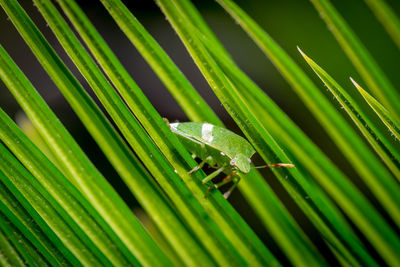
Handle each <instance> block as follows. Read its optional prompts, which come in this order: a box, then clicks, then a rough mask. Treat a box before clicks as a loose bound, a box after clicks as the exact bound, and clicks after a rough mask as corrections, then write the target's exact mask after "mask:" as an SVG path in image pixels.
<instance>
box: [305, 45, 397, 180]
mask: <svg viewBox="0 0 400 267" xmlns="http://www.w3.org/2000/svg"><path fill="white" fill-rule="evenodd" d="M299 51H300V53H301V54H302V56H303V57H304V59H305V60H306V61H307V63H308V64H309V65H310V67H311V68H312V69H313V70H314V72H315V73H316V74H317V75H318V77H319V78H320V79H321V80H322V81H323V82H324V84H325V85H326V86H327V87H328V89H329V90H330V92H331V93H332V94H333V95H334V96H335V98H336V99H337V100H338V101H339V103H340V104H341V105H342V107H343V108H344V109H345V110H346V112H347V114H348V115H349V116H350V118H351V119H352V120H353V122H354V123H355V124H356V125H357V127H358V129H359V130H360V131H361V132H362V134H363V135H364V137H365V138H366V139H367V140H368V142H369V143H370V144H371V146H372V147H373V148H374V150H375V151H376V153H377V154H378V155H379V156H380V157H381V158H382V160H383V161H384V162H385V163H386V165H387V166H388V168H389V169H390V170H391V171H392V173H393V174H394V176H395V177H396V178H397V179H398V180H399V181H400V169H399V168H400V161H399V159H400V155H399V152H398V151H397V150H396V149H395V148H394V147H393V146H392V145H391V144H390V142H389V140H387V139H386V137H385V136H384V135H382V134H381V133H380V132H379V131H378V129H377V128H376V127H375V125H374V124H373V123H372V121H370V120H369V119H368V117H367V116H365V114H364V113H363V112H362V110H361V109H360V107H359V106H358V105H357V103H356V102H355V101H354V100H353V99H352V98H351V97H350V95H349V94H348V93H347V92H346V91H345V90H344V89H343V88H342V87H341V86H340V85H339V84H338V83H337V82H336V81H335V80H334V79H333V78H332V77H331V76H329V75H328V73H326V72H325V71H324V70H323V69H322V68H321V67H319V66H318V65H317V64H316V63H315V62H314V61H313V60H312V59H311V58H309V57H308V56H307V55H306V54H304V53H303V52H302V51H301V50H300V48H299Z"/></svg>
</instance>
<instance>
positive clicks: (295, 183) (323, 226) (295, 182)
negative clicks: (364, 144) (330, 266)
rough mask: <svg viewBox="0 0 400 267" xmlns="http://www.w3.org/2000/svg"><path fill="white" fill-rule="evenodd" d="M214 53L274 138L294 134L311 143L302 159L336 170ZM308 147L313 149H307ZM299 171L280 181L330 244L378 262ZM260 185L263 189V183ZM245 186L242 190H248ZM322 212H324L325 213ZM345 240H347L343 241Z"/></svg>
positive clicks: (264, 97)
mask: <svg viewBox="0 0 400 267" xmlns="http://www.w3.org/2000/svg"><path fill="white" fill-rule="evenodd" d="M205 40H206V39H203V41H205ZM205 45H206V47H211V48H212V47H213V46H212V44H211V43H209V42H206V43H205ZM209 51H210V52H211V51H213V50H212V49H210V50H209ZM214 52H215V51H214ZM213 56H214V58H215V59H217V62H218V64H219V65H220V66H221V67H222V69H223V70H224V72H225V73H227V76H228V77H229V78H231V79H232V81H233V83H234V84H235V85H236V86H237V90H236V92H237V93H238V94H240V95H241V96H242V98H243V99H247V100H248V101H249V104H248V107H249V109H250V110H253V113H254V114H258V119H259V120H260V122H262V123H263V124H264V126H265V127H268V130H270V131H271V134H273V136H274V138H276V139H277V140H279V141H280V139H281V136H282V134H286V133H287V132H290V133H293V135H292V136H293V137H292V138H293V139H292V141H293V143H294V144H299V143H301V144H308V146H307V145H305V146H304V148H303V147H302V146H300V147H299V149H300V150H301V149H303V150H304V151H303V152H302V153H303V155H302V156H301V157H299V158H300V159H301V160H300V161H302V159H303V158H304V159H307V158H308V156H304V155H313V154H315V155H317V156H315V157H314V158H315V160H317V161H321V162H320V163H314V164H313V165H311V166H310V168H312V169H315V168H316V167H315V166H318V165H321V166H325V165H329V164H330V165H331V167H332V168H333V169H334V168H335V167H334V165H332V163H331V162H329V161H328V159H327V158H326V156H325V155H324V154H322V153H321V152H320V151H318V148H316V147H315V145H313V144H312V142H311V141H310V140H309V139H308V138H307V137H306V136H305V135H304V133H302V132H301V130H300V129H299V128H298V127H297V126H296V125H295V124H294V123H293V122H292V121H290V119H289V118H288V117H287V116H286V115H285V114H284V113H283V111H281V110H280V109H279V107H278V106H277V105H276V104H274V103H273V102H272V100H271V99H269V98H268V96H267V95H265V93H264V92H262V90H261V89H260V88H259V87H257V85H256V84H255V83H254V82H252V81H251V80H250V79H249V78H248V77H247V76H246V75H245V74H244V73H243V72H241V71H240V70H239V69H238V68H237V67H236V66H235V65H234V64H232V63H230V62H229V61H226V60H225V58H223V57H222V58H221V57H220V56H221V54H220V53H213ZM271 121H274V122H275V123H274V125H276V127H277V128H278V129H277V130H275V128H274V127H271V125H270V124H271ZM300 140H301V141H300ZM297 142H299V143H297ZM280 145H285V143H284V142H283V143H282V142H280ZM306 147H309V148H312V149H311V150H308V151H306V149H305V148H306ZM322 159H325V160H322ZM306 162H307V161H306ZM303 164H304V163H303ZM299 166H300V165H299ZM296 170H298V172H294V173H293V172H292V175H293V176H291V175H288V176H285V177H284V178H285V179H280V181H281V182H282V184H283V185H284V186H285V188H286V189H287V190H288V192H289V194H290V195H291V196H292V197H293V199H294V201H296V203H297V204H298V205H299V206H300V207H301V208H302V209H303V211H304V212H305V214H307V215H308V216H310V217H311V218H312V222H313V223H314V224H315V226H316V227H317V228H318V229H319V230H320V232H321V234H322V235H323V236H324V238H325V239H326V240H327V242H328V243H329V245H330V246H331V247H333V248H334V249H336V250H337V251H338V252H337V253H339V254H342V255H346V259H347V260H348V261H350V262H354V261H357V260H355V259H354V258H353V257H354V256H353V255H351V254H352V253H354V254H355V255H357V256H358V257H357V258H358V260H359V261H362V262H365V263H366V264H368V265H369V266H372V265H376V264H375V263H374V260H373V259H372V258H371V257H370V255H369V254H368V253H367V252H366V251H365V249H364V248H362V246H361V245H360V241H359V240H358V239H357V237H356V235H355V233H354V232H353V231H352V229H351V227H350V225H349V224H348V223H347V222H346V220H345V218H344V217H343V216H342V215H341V212H340V211H339V210H338V209H337V208H336V206H335V204H333V203H332V201H331V200H330V198H329V197H328V196H327V195H326V194H325V193H324V191H323V190H320V189H319V188H320V187H319V186H318V185H317V184H316V183H315V182H314V181H313V180H311V179H310V178H309V177H308V173H307V172H305V171H304V169H303V168H296ZM332 174H333V173H332V172H330V171H329V172H325V174H324V175H325V179H331V178H330V177H331V176H332ZM319 177H320V178H323V176H322V174H321V173H319ZM278 178H280V176H278ZM293 178H294V179H293ZM250 182H251V183H255V180H254V179H253V177H248V179H246V180H243V181H242V182H241V183H240V184H239V188H240V189H242V187H244V188H245V187H247V185H246V183H250ZM258 187H259V188H260V186H258ZM244 188H243V190H245V189H244ZM246 197H247V198H251V197H252V193H251V194H247V195H246ZM260 199H262V198H258V200H260ZM264 205H266V203H264ZM314 205H316V206H314ZM265 208H268V207H264V209H265ZM321 212H322V213H323V214H324V215H322V214H321ZM324 216H326V218H324ZM326 220H328V221H326ZM339 233H340V234H339ZM342 239H343V240H342ZM344 240H346V241H345V242H344ZM349 251H351V253H349Z"/></svg>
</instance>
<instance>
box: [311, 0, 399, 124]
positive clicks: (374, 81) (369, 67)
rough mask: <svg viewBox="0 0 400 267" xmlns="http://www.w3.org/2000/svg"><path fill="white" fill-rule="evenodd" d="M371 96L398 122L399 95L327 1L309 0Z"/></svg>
mask: <svg viewBox="0 0 400 267" xmlns="http://www.w3.org/2000/svg"><path fill="white" fill-rule="evenodd" d="M311 2H312V3H313V4H314V6H315V8H316V9H317V10H318V12H320V13H321V14H322V16H321V17H322V18H323V19H324V20H325V22H326V24H328V26H329V29H330V30H331V32H332V33H333V34H334V36H335V37H336V39H337V41H338V42H339V44H340V46H341V47H342V49H343V50H344V51H345V52H346V54H347V56H348V57H349V59H350V60H351V62H352V63H353V65H354V66H355V67H356V69H357V70H358V72H359V73H360V75H361V76H362V77H363V79H364V80H365V82H366V84H367V85H368V87H369V88H370V89H371V91H372V92H373V94H374V95H375V96H376V97H377V98H378V99H379V100H380V101H381V102H382V104H383V105H384V106H385V107H386V108H387V109H388V110H390V112H391V113H392V114H393V116H394V117H395V118H396V119H398V120H400V105H399V101H400V94H399V93H398V91H397V90H396V89H395V88H394V87H393V85H392V84H391V83H390V81H389V79H388V78H387V77H386V75H385V74H384V73H383V71H382V70H381V69H380V67H379V66H378V64H377V63H376V62H375V60H374V59H373V58H372V56H371V55H370V53H369V52H368V51H367V49H366V48H365V47H364V45H363V44H362V43H361V41H360V40H359V39H358V37H357V36H356V34H355V33H354V32H353V31H352V30H351V28H350V27H349V26H348V25H347V23H346V21H345V20H344V19H343V18H342V16H341V15H340V14H339V13H338V12H337V11H336V9H335V8H334V6H333V5H332V4H331V3H330V2H329V0H311Z"/></svg>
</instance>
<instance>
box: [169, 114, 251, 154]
mask: <svg viewBox="0 0 400 267" xmlns="http://www.w3.org/2000/svg"><path fill="white" fill-rule="evenodd" d="M170 127H171V130H172V131H173V132H174V133H175V134H178V135H181V136H183V137H186V138H191V139H193V140H196V141H198V142H199V143H202V144H206V145H208V146H210V147H212V148H215V149H216V150H218V151H221V152H223V153H224V154H226V156H228V157H229V158H230V159H233V158H234V157H235V156H236V155H238V154H243V155H245V156H246V157H247V158H251V156H252V155H253V154H254V153H255V150H254V148H253V147H252V146H251V145H250V143H249V142H247V140H246V139H244V138H243V137H241V136H239V135H237V134H235V133H233V132H231V131H229V130H227V129H225V128H222V127H218V126H215V125H212V124H209V123H201V122H183V123H171V124H170Z"/></svg>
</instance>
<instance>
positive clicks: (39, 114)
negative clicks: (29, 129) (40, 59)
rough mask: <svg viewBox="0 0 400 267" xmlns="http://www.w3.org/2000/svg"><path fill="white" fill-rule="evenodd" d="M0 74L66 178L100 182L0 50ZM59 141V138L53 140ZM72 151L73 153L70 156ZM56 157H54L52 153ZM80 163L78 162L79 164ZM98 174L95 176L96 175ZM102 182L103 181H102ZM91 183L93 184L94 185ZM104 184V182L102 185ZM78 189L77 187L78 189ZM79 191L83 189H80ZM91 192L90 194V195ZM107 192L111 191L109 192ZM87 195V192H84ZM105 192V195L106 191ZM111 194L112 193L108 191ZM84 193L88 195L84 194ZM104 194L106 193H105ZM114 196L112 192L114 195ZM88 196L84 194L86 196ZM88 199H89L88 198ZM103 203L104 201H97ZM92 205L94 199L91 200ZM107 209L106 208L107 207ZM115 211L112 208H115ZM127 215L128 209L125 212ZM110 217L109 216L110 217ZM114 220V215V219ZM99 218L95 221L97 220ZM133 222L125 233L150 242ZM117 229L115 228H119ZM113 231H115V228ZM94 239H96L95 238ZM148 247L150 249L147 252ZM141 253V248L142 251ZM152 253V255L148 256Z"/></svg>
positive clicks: (114, 255)
mask: <svg viewBox="0 0 400 267" xmlns="http://www.w3.org/2000/svg"><path fill="white" fill-rule="evenodd" d="M0 73H1V78H2V79H3V81H5V83H6V85H7V86H8V87H9V88H10V89H11V92H12V93H14V94H15V95H16V96H17V99H18V100H19V101H20V103H21V104H22V106H23V107H24V108H25V110H26V112H27V114H29V115H30V116H31V118H32V119H33V121H35V122H36V123H37V127H38V129H39V130H41V131H42V132H44V136H46V140H48V141H49V147H51V148H52V149H54V150H55V151H58V154H57V156H58V157H59V158H58V162H59V164H60V165H62V166H64V171H66V166H69V167H70V170H69V171H68V172H67V173H68V174H69V177H70V178H71V180H72V181H75V185H77V184H78V182H77V180H76V179H78V177H80V178H81V179H86V185H87V186H88V185H89V184H90V183H88V182H89V181H90V179H89V178H90V177H91V178H92V179H93V180H94V181H96V179H102V176H101V174H100V173H98V171H97V170H96V169H95V168H94V166H93V165H92V164H91V163H90V162H89V160H88V158H86V156H85V155H84V154H83V152H82V151H81V150H80V148H79V146H78V145H77V144H76V143H75V141H74V140H73V139H72V137H71V136H70V135H69V133H68V132H67V131H66V130H65V128H64V127H63V126H62V124H61V123H60V122H59V121H58V119H57V118H56V117H55V115H54V114H53V113H52V111H51V110H50V108H49V107H48V106H47V105H46V103H45V102H44V100H43V99H42V98H41V97H40V96H39V94H38V93H37V92H36V91H35V90H34V88H33V87H32V85H31V84H30V82H29V81H28V80H27V79H26V77H25V76H24V75H23V74H22V72H21V71H20V70H19V69H18V67H17V66H15V64H14V63H13V62H12V60H11V59H10V58H9V57H8V55H7V54H6V53H5V51H4V50H3V49H2V48H1V47H0ZM54 137H58V138H54ZM71 151H72V152H73V153H71ZM54 155H56V153H54ZM60 157H63V159H64V162H63V163H62V162H61V160H60ZM79 160H81V161H79ZM88 168H91V169H92V170H93V172H92V171H89V170H88ZM96 174H97V175H96ZM103 179H104V178H103ZM94 181H93V183H94ZM93 183H92V184H91V185H90V186H91V187H90V191H91V193H92V194H95V191H94V188H96V187H95V186H94V184H93ZM103 183H105V181H103ZM78 188H79V187H78ZM81 190H82V188H81ZM92 190H93V191H92ZM108 191H110V189H108ZM83 192H86V191H83ZM99 192H104V191H99ZM99 192H97V194H98V195H97V196H96V199H97V201H98V202H97V203H98V204H100V206H99V205H98V207H97V209H99V213H100V214H101V215H102V216H104V217H105V218H107V217H106V216H105V215H106V214H107V213H110V211H108V212H104V210H107V208H111V207H109V206H110V205H112V203H109V202H111V201H104V198H105V196H103V197H102V198H101V197H100V195H99ZM106 192H107V191H106ZM111 192H112V191H111ZM86 193H87V192H86ZM104 194H105V192H104ZM114 194H115V192H114ZM88 195H89V194H88V193H87V194H86V196H88ZM115 197H116V199H119V197H117V196H115ZM89 199H90V198H89ZM100 199H102V200H103V201H100ZM90 200H91V201H93V199H90ZM119 201H120V202H122V200H121V199H119ZM107 205H108V207H107ZM117 207H118V208H119V210H120V211H119V212H122V210H123V209H124V207H125V208H126V209H128V207H126V204H124V203H123V202H122V204H121V207H120V206H119V205H118V206H117ZM117 207H114V208H117ZM128 212H130V211H129V209H128ZM128 212H127V213H126V214H125V218H126V219H128V218H127V217H128V216H127V214H129V213H128ZM109 216H110V215H109ZM115 216H117V215H115ZM97 217H98V218H97ZM97 217H96V220H98V221H99V222H100V223H103V219H101V218H100V217H99V215H97ZM114 220H115V218H112V219H111V221H114ZM131 220H132V221H129V227H128V225H126V226H125V227H126V228H125V231H130V232H131V233H130V235H131V236H132V235H134V236H135V235H136V236H135V238H139V240H140V239H141V238H144V240H146V239H147V238H149V237H148V236H147V237H146V235H145V233H144V229H143V228H142V226H141V225H140V224H139V222H138V221H137V220H136V219H135V218H134V217H133V216H132V218H131ZM121 223H123V222H118V223H117V226H118V225H120V224H121ZM125 223H126V224H128V222H127V221H125ZM135 224H136V227H138V228H137V229H140V230H139V232H138V233H132V230H128V229H132V228H131V227H133V225H135ZM117 226H116V228H118V227H117ZM105 229H107V230H110V229H109V228H105ZM114 230H116V229H115V228H114ZM93 238H95V239H96V237H95V236H93ZM124 238H125V239H127V238H129V236H128V237H127V236H124ZM97 241H99V242H100V243H98V245H99V246H100V247H101V248H102V250H104V252H105V253H106V255H107V256H108V257H110V259H113V260H115V262H116V263H118V262H120V263H121V264H123V262H124V257H122V256H121V255H120V253H119V251H118V249H117V248H116V247H113V248H112V249H110V248H109V243H110V242H111V243H112V241H110V240H107V239H103V240H101V238H100V239H98V240H97ZM149 245H150V247H152V246H154V245H155V244H152V242H150V243H149ZM150 247H149V249H150ZM143 249H144V247H143ZM147 253H149V252H144V255H146V254H147ZM150 253H151V252H150Z"/></svg>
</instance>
